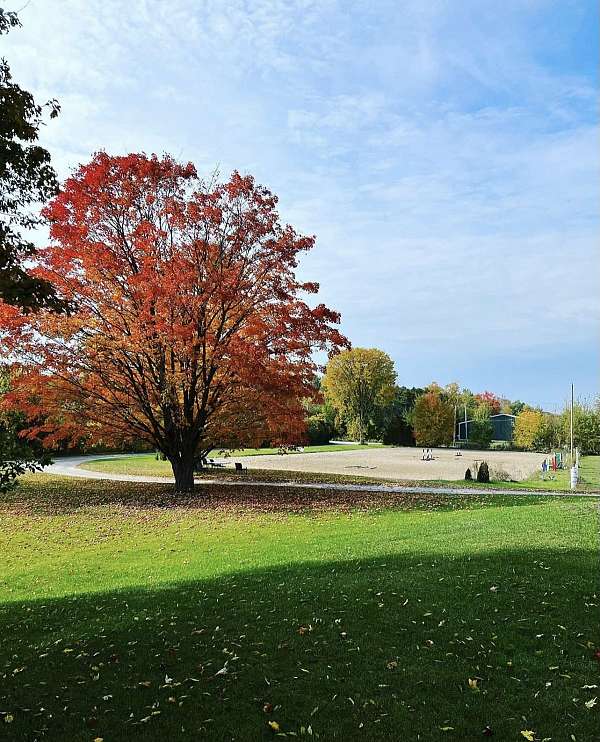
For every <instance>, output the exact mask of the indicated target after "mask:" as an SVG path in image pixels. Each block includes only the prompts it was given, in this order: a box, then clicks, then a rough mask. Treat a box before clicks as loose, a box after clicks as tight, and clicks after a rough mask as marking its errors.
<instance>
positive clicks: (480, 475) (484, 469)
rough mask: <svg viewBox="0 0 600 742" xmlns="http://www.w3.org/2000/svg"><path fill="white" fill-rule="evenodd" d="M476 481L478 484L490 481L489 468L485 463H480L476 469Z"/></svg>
mask: <svg viewBox="0 0 600 742" xmlns="http://www.w3.org/2000/svg"><path fill="white" fill-rule="evenodd" d="M477 481H478V482H489V481H490V467H489V466H488V463H487V461H482V462H481V464H479V468H478V469H477Z"/></svg>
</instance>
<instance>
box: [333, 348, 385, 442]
mask: <svg viewBox="0 0 600 742" xmlns="http://www.w3.org/2000/svg"><path fill="white" fill-rule="evenodd" d="M395 384H396V371H395V370H394V362H393V361H392V359H391V358H390V357H389V356H388V355H387V353H384V352H383V351H382V350H378V349H377V348H352V349H351V350H344V351H342V352H341V353H338V354H337V355H336V356H334V357H333V358H331V359H330V361H329V363H328V364H327V368H326V370H325V376H324V377H323V382H322V385H321V388H322V390H323V394H324V396H325V399H326V401H327V402H328V404H329V405H330V406H331V407H333V409H334V410H335V411H336V414H337V416H338V418H339V419H340V421H342V422H344V423H345V425H346V428H347V430H348V433H349V434H350V435H351V436H353V437H356V438H358V440H359V441H360V442H361V443H364V441H365V438H366V436H367V434H368V432H369V430H372V429H373V428H374V427H377V425H378V423H379V422H380V421H381V420H382V419H383V417H384V415H385V412H386V410H387V409H389V407H390V405H391V404H392V402H393V400H394V393H395Z"/></svg>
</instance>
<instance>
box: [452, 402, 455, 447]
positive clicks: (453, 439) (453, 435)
mask: <svg viewBox="0 0 600 742" xmlns="http://www.w3.org/2000/svg"><path fill="white" fill-rule="evenodd" d="M452 448H456V405H454V432H453V433H452Z"/></svg>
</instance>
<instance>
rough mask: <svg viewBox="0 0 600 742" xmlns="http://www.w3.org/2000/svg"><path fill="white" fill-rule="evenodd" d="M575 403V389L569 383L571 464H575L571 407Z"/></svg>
mask: <svg viewBox="0 0 600 742" xmlns="http://www.w3.org/2000/svg"><path fill="white" fill-rule="evenodd" d="M574 405H575V389H574V385H573V384H571V466H575V459H574V458H573V407H574Z"/></svg>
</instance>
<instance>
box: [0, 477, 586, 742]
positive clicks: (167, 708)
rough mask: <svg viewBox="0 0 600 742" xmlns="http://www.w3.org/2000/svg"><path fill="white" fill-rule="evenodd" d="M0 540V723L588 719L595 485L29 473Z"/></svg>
mask: <svg viewBox="0 0 600 742" xmlns="http://www.w3.org/2000/svg"><path fill="white" fill-rule="evenodd" d="M0 553H1V554H2V557H3V558H2V561H1V562H0V637H1V638H0V666H1V670H0V673H1V678H0V739H3V740H4V739H7V740H19V742H21V741H33V740H57V741H58V740H60V741H61V742H62V741H63V740H68V741H69V742H70V741H71V740H76V741H77V742H79V741H81V742H86V741H88V740H89V742H93V740H95V739H97V738H101V739H103V740H104V742H120V741H125V740H136V741H137V740H142V741H145V740H148V741H150V740H199V739H208V740H240V741H243V742H245V741H246V740H261V739H264V740H268V739H275V738H277V739H278V738H280V737H278V736H277V735H283V737H286V738H289V739H292V738H298V737H301V738H306V739H308V738H309V737H312V738H314V739H321V740H334V739H335V740H383V739H389V740H421V741H423V742H427V741H429V740H460V741H461V742H464V741H465V740H478V739H482V738H483V736H484V735H483V730H484V729H485V728H486V726H488V725H489V727H490V729H491V731H492V733H493V738H494V739H497V740H502V742H506V741H507V740H515V742H516V741H518V740H521V742H522V740H523V739H524V737H523V736H522V734H521V732H522V731H524V730H533V731H534V732H535V739H536V740H540V741H541V740H542V739H546V740H556V741H558V740H567V741H569V740H575V741H576V742H591V741H593V740H597V739H598V729H599V728H600V714H599V712H598V709H599V708H600V703H598V704H597V705H594V703H593V699H594V698H596V697H600V690H599V689H598V687H597V686H598V685H600V677H599V675H600V673H599V670H600V664H599V662H598V660H597V659H595V657H594V653H595V652H596V651H597V648H598V646H599V643H600V641H599V614H600V609H599V606H598V601H599V591H600V585H599V581H600V558H599V554H598V501H597V500H592V499H587V500H573V499H561V498H552V497H549V496H543V497H542V496H536V495H532V496H530V497H529V496H526V497H514V496H513V497H511V496H510V495H509V494H507V495H502V496H496V497H485V496H475V495H471V496H464V497H449V498H446V497H443V496H438V495H431V496H425V495H410V496H400V495H396V496H392V495H387V494H386V495H385V496H382V495H376V494H369V493H343V492H338V491H329V492H328V491H311V490H299V489H295V490H292V489H285V488H278V489H277V488H271V489H270V488H261V489H259V488H252V487H251V486H248V487H246V488H244V487H228V486H226V485H213V486H210V485H203V486H202V487H201V488H199V490H198V492H197V493H196V494H195V495H193V496H187V497H185V498H182V497H180V496H179V497H177V496H174V495H173V493H172V488H171V487H168V486H166V485H161V484H156V485H142V484H135V483H107V482H101V481H93V480H74V479H68V478H60V477H48V476H45V475H37V476H29V477H27V478H25V479H24V480H23V483H22V485H21V486H20V487H19V488H18V489H17V490H15V491H14V492H12V493H10V494H8V495H3V496H2V498H1V499H0ZM586 704H587V706H586ZM2 718H3V719H4V721H2ZM270 722H271V723H272V725H271V726H270V725H269V723H270Z"/></svg>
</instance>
